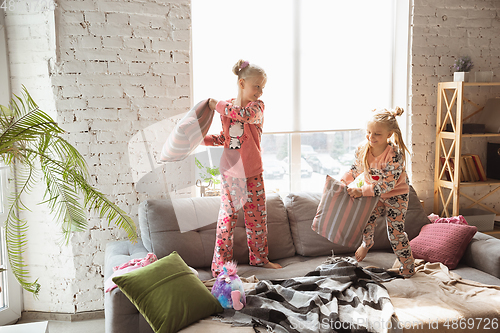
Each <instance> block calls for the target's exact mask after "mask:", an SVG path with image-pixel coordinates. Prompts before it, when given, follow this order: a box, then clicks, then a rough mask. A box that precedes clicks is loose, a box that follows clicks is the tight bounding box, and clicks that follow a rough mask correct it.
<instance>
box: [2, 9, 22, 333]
mask: <svg viewBox="0 0 500 333" xmlns="http://www.w3.org/2000/svg"><path fill="white" fill-rule="evenodd" d="M4 15H5V13H4V10H3V9H1V8H0V73H2V74H4V73H9V71H8V61H7V43H6V34H5V28H4V27H5V20H4ZM9 86H10V85H9V75H0V105H8V103H9V98H10V88H9ZM11 177H12V175H9V168H8V167H7V166H5V165H4V164H3V161H2V160H1V159H0V221H1V222H2V226H3V222H4V221H5V220H6V219H7V214H8V212H7V211H6V207H7V201H8V198H9V196H10V193H11V191H13V190H14V189H13V186H12V184H11V182H10V181H9V178H11ZM0 288H1V290H0V326H2V325H5V324H8V323H12V322H15V321H16V320H17V319H18V318H20V317H21V297H22V296H21V287H20V285H19V283H18V282H17V281H16V279H15V277H14V274H12V271H11V270H10V266H9V263H8V260H7V252H6V244H5V232H4V228H3V227H0Z"/></svg>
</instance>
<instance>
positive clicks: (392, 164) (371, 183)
mask: <svg viewBox="0 0 500 333" xmlns="http://www.w3.org/2000/svg"><path fill="white" fill-rule="evenodd" d="M368 165H369V166H370V170H369V172H368V174H365V175H364V178H365V184H364V185H363V186H362V187H361V190H362V191H363V196H368V197H369V196H375V195H379V196H380V197H381V198H384V199H387V198H390V197H393V196H396V195H401V194H407V193H408V191H409V187H408V177H407V175H406V171H405V169H404V166H403V153H402V152H401V150H400V149H399V147H398V146H396V145H395V144H393V143H391V142H390V143H389V144H388V145H387V148H385V150H384V152H383V153H382V154H380V155H379V156H377V157H374V156H373V155H372V154H371V153H370V154H369V155H368ZM363 169H364V168H363V161H362V158H361V156H359V148H358V150H357V151H356V161H355V162H354V164H353V165H352V167H351V169H350V170H349V171H347V172H346V173H345V174H344V175H343V176H342V178H341V179H343V180H344V181H345V182H346V183H347V184H350V183H351V182H352V181H353V180H354V179H356V177H357V176H359V175H360V174H361V173H362V172H363Z"/></svg>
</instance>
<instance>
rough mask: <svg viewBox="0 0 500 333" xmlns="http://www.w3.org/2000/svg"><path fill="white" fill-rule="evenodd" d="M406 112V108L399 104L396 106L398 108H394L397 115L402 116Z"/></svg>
mask: <svg viewBox="0 0 500 333" xmlns="http://www.w3.org/2000/svg"><path fill="white" fill-rule="evenodd" d="M404 112H405V110H404V109H403V108H402V107H399V106H396V108H395V109H394V115H395V116H401V115H402V114H403V113H404Z"/></svg>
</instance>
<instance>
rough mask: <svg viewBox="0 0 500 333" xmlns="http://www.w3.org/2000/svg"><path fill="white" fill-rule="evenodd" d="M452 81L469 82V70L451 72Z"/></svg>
mask: <svg viewBox="0 0 500 333" xmlns="http://www.w3.org/2000/svg"><path fill="white" fill-rule="evenodd" d="M453 81H455V82H459V81H464V82H469V72H455V73H453Z"/></svg>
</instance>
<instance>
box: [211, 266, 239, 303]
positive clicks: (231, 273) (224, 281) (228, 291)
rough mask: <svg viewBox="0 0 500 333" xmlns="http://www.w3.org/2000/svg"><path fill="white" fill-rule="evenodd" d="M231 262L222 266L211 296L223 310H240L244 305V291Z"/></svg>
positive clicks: (235, 268)
mask: <svg viewBox="0 0 500 333" xmlns="http://www.w3.org/2000/svg"><path fill="white" fill-rule="evenodd" d="M236 272H237V267H236V263H235V262H233V261H230V262H227V263H225V264H224V267H223V269H222V272H220V274H219V276H217V279H216V281H215V283H214V286H213V287H212V295H214V296H215V298H217V300H218V301H219V303H220V305H222V307H223V308H225V309H235V310H241V309H243V307H244V306H245V305H246V303H247V301H246V298H245V290H244V289H243V283H242V282H241V280H240V277H239V276H238V275H237V274H236Z"/></svg>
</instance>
